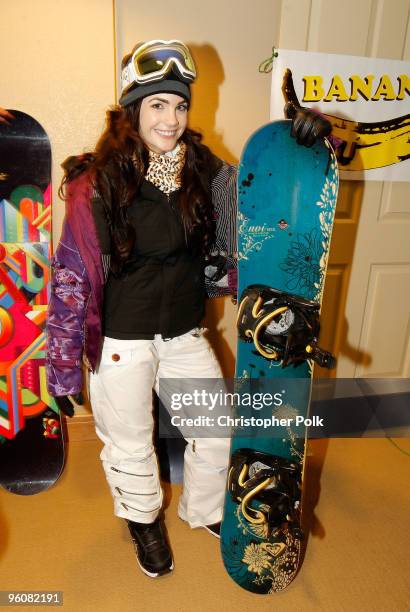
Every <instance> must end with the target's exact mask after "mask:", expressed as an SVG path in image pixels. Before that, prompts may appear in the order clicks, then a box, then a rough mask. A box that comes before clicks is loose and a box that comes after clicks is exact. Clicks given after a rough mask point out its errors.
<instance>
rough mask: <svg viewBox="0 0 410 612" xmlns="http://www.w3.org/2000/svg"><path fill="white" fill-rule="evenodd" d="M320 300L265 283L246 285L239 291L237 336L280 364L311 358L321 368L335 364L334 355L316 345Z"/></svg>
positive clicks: (329, 367)
mask: <svg viewBox="0 0 410 612" xmlns="http://www.w3.org/2000/svg"><path fill="white" fill-rule="evenodd" d="M319 308H320V306H319V304H318V303H316V302H312V301H310V300H306V299H304V298H302V297H300V296H297V295H291V294H288V293H285V292H283V291H279V290H278V289H273V288H272V287H268V286H267V285H249V287H247V288H246V289H245V290H244V291H243V292H242V295H241V299H240V303H239V308H238V316H237V328H238V333H239V337H240V338H241V339H242V340H244V341H245V342H253V343H254V345H255V348H256V350H257V352H258V353H259V354H260V355H262V357H265V358H266V359H271V360H274V361H280V362H281V365H282V368H284V367H286V366H288V365H291V364H293V365H294V366H296V365H299V364H300V363H303V362H304V361H306V360H307V359H312V360H313V361H315V362H316V363H317V364H318V365H319V366H320V367H322V368H328V369H331V368H334V367H335V366H336V359H335V357H334V356H333V355H332V354H331V353H330V352H328V351H325V350H323V349H322V348H320V347H319V346H318V337H319V331H320V323H319Z"/></svg>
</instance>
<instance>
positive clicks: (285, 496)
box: [228, 448, 303, 540]
mask: <svg viewBox="0 0 410 612" xmlns="http://www.w3.org/2000/svg"><path fill="white" fill-rule="evenodd" d="M228 490H229V493H230V495H231V498H232V501H234V502H235V503H237V504H240V511H241V514H242V516H243V517H244V519H245V520H246V521H247V522H248V523H250V524H251V525H266V527H267V536H268V537H270V535H271V533H272V532H274V531H276V530H277V529H281V528H282V527H283V525H287V528H288V530H289V531H290V532H291V534H292V535H293V537H294V538H296V539H298V540H301V539H303V531H302V529H301V527H300V490H301V466H300V465H299V464H298V463H295V462H293V461H289V460H288V459H285V458H283V457H278V456H276V455H270V454H268V453H264V452H260V451H255V450H252V449H248V448H242V449H239V450H237V451H235V452H234V454H233V455H232V459H231V467H230V469H229V475H228Z"/></svg>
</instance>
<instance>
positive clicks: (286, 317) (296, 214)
mask: <svg viewBox="0 0 410 612" xmlns="http://www.w3.org/2000/svg"><path fill="white" fill-rule="evenodd" d="M290 130H291V121H286V120H284V121H275V122H273V123H269V124H268V125H265V126H264V127H262V128H260V129H259V130H258V131H257V132H255V133H254V134H253V135H252V136H251V138H250V139H249V140H248V142H247V144H246V146H245V149H244V152H243V155H242V159H241V162H240V166H239V176H238V200H239V211H238V251H239V258H238V268H239V269H238V272H239V286H238V297H239V302H238V330H240V331H239V337H238V352H237V365H236V379H237V383H236V388H235V391H236V392H238V393H239V396H240V397H241V398H242V397H243V396H244V395H245V394H252V393H255V392H262V393H271V395H272V396H273V395H274V394H275V393H276V394H277V395H276V396H275V402H274V403H272V405H271V406H264V408H263V410H259V411H256V410H255V408H254V407H253V406H246V405H242V403H241V402H240V403H239V402H237V405H236V406H235V408H234V416H235V417H240V418H242V419H246V418H249V419H250V418H251V417H259V416H260V417H266V416H267V415H268V416H269V418H271V417H276V421H275V423H280V426H279V425H277V424H276V425H273V426H271V427H267V428H266V427H262V426H260V427H255V426H252V427H246V428H242V427H241V425H242V421H241V423H240V424H239V425H238V426H237V427H235V429H234V430H233V437H232V444H231V461H230V468H229V476H228V490H227V493H226V498H225V509H224V517H223V522H222V528H221V550H222V556H223V561H224V564H225V567H226V569H227V571H228V573H229V574H230V576H231V577H232V578H233V580H235V582H237V583H238V584H239V585H240V586H241V587H243V588H244V589H247V590H248V591H252V592H255V593H272V592H274V591H279V590H282V589H284V588H285V587H286V586H287V585H288V584H289V583H290V582H291V581H292V580H293V578H294V577H295V574H296V572H297V570H298V566H299V563H300V559H301V550H302V541H303V534H302V532H301V528H300V503H301V485H302V476H303V462H304V456H305V436H306V426H305V425H304V424H301V425H298V426H296V417H297V416H299V417H307V415H308V410H309V402H310V393H311V375H312V365H313V364H312V360H311V359H309V360H308V361H307V360H306V357H308V356H309V354H311V355H315V361H318V362H322V365H325V364H327V365H326V367H331V366H333V365H334V364H333V363H332V361H333V359H332V357H331V355H330V354H329V353H326V351H321V349H319V348H318V347H317V343H316V335H317V334H318V327H317V326H316V327H315V325H314V321H315V317H316V318H317V320H318V314H319V309H320V304H321V300H322V295H323V287H324V280H325V274H326V266H327V257H328V250H329V245H330V239H331V233H332V228H333V220H334V213H335V206H336V198H337V190H338V172H337V163H336V158H335V155H334V153H333V150H332V148H331V146H330V145H329V143H328V142H327V141H326V140H321V141H320V142H317V143H316V144H315V145H314V146H313V147H312V148H306V147H304V146H301V145H298V144H297V143H296V141H295V139H293V138H292V137H291V136H290ZM271 289H274V290H275V291H273V292H272V291H271ZM243 292H245V293H243ZM241 296H243V299H242V300H241ZM293 296H297V297H296V298H294V297H293ZM312 302H315V303H316V304H312ZM250 321H251V322H252V321H254V322H255V323H254V324H253V327H252V325H251V326H249V325H248V324H249V322H250ZM247 325H248V327H247ZM240 326H241V327H240ZM309 326H310V327H309ZM306 327H309V329H310V330H311V332H312V333H311V341H310V343H307V342H305V343H303V341H304V339H305V337H304V331H303V329H304V328H306ZM290 329H291V330H292V334H291V335H289V336H287V334H288V333H289V330H290ZM312 330H314V331H312ZM272 334H273V336H275V338H276V339H275V341H274V342H269V338H272ZM291 346H296V347H298V350H299V354H300V351H301V350H302V352H303V354H304V356H305V357H303V359H302V360H301V359H299V360H298V361H296V365H295V363H292V362H291V359H290V363H289V364H288V365H287V366H286V367H283V368H282V367H281V365H282V362H283V356H284V355H285V357H286V358H285V362H286V361H287V360H288V357H289V354H288V353H287V351H288V349H289V347H291ZM309 352H310V353H309ZM263 355H265V356H263ZM316 356H317V358H316ZM238 404H240V405H238ZM279 419H282V421H281V422H280V421H279Z"/></svg>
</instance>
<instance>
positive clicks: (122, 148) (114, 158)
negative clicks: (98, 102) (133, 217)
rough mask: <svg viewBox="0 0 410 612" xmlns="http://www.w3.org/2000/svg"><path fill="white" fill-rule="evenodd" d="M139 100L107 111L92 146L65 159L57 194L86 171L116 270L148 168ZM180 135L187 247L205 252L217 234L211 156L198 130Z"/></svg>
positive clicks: (129, 241)
mask: <svg viewBox="0 0 410 612" xmlns="http://www.w3.org/2000/svg"><path fill="white" fill-rule="evenodd" d="M141 103H142V100H141V99H140V100H137V101H136V102H135V103H134V104H130V105H129V106H126V107H124V108H123V107H121V106H115V107H112V108H111V109H110V110H108V111H107V116H106V127H105V130H104V132H103V133H102V135H101V137H100V139H99V140H98V142H97V145H96V148H95V151H93V152H92V153H86V154H84V155H82V156H80V157H76V158H69V160H66V162H64V164H63V165H62V166H63V169H64V170H65V175H64V178H63V180H62V183H61V185H60V189H59V194H60V197H62V198H63V199H64V198H65V186H66V184H67V183H69V182H70V181H71V180H73V179H75V178H76V177H77V176H78V175H79V174H81V173H82V172H84V171H85V170H90V171H91V175H92V178H93V184H94V187H95V188H96V190H97V191H98V193H99V194H100V195H101V197H102V201H103V204H104V209H105V213H106V217H107V223H108V226H109V230H110V236H111V254H112V257H111V262H112V263H111V268H112V270H113V272H114V273H120V272H121V271H122V269H123V266H124V264H125V263H126V262H127V260H128V259H129V257H130V254H131V253H132V251H133V249H134V247H135V231H134V229H133V227H132V225H131V223H130V222H129V221H128V208H129V207H130V205H131V204H132V202H133V200H134V198H135V196H136V195H137V194H138V192H139V189H140V187H141V184H142V182H143V180H144V176H145V174H146V171H147V168H148V160H149V154H148V149H147V147H146V145H145V144H144V142H143V140H142V139H141V137H140V135H139V133H138V126H139V116H140V108H141ZM181 140H182V141H183V142H184V143H185V144H186V157H185V164H184V168H183V170H182V175H181V191H180V197H179V199H178V201H179V211H180V215H181V220H182V223H183V224H184V227H185V235H186V236H187V246H188V247H189V248H190V249H191V250H193V251H196V252H199V253H202V254H205V253H207V252H209V249H210V247H211V245H212V244H213V242H214V239H215V221H214V215H213V206H212V201H211V193H210V181H211V176H212V173H213V172H214V170H215V163H216V162H215V159H216V158H215V157H214V156H213V155H212V153H211V152H210V150H209V149H208V147H206V146H205V145H204V144H202V142H201V141H202V135H201V134H200V133H199V132H196V131H194V130H191V129H189V128H187V129H186V130H185V132H184V133H183V135H182V137H181Z"/></svg>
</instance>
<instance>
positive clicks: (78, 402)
mask: <svg viewBox="0 0 410 612" xmlns="http://www.w3.org/2000/svg"><path fill="white" fill-rule="evenodd" d="M54 399H55V400H56V403H57V406H58V407H59V409H60V410H61V412H64V414H65V415H66V416H69V417H73V416H74V408H76V407H77V406H82V405H83V404H84V398H83V394H82V392H81V391H80V393H76V394H75V395H59V396H57V397H55V398H54Z"/></svg>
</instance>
